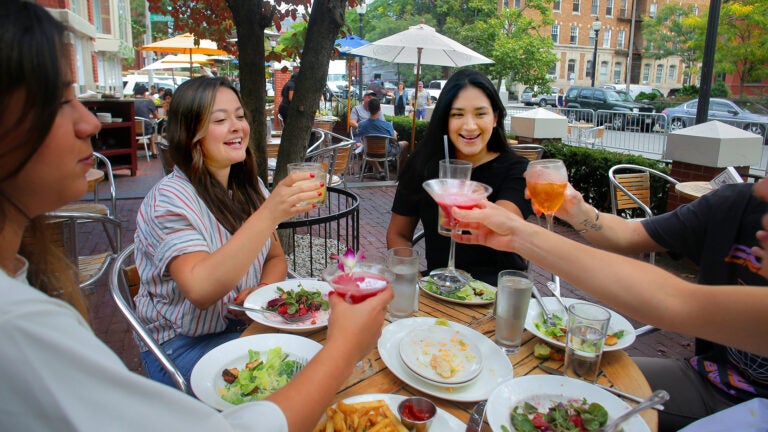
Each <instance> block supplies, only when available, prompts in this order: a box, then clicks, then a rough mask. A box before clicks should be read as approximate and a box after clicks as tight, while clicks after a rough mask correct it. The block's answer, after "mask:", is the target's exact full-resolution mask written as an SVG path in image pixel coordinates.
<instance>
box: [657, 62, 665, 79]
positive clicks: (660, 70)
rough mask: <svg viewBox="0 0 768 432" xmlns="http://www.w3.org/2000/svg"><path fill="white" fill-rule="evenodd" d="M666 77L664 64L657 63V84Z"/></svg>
mask: <svg viewBox="0 0 768 432" xmlns="http://www.w3.org/2000/svg"><path fill="white" fill-rule="evenodd" d="M662 78H664V65H656V84H661V80H662Z"/></svg>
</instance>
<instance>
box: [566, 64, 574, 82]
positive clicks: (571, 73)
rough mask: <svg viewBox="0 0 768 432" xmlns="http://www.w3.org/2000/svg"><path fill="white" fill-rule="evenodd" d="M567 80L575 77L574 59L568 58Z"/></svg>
mask: <svg viewBox="0 0 768 432" xmlns="http://www.w3.org/2000/svg"><path fill="white" fill-rule="evenodd" d="M567 78H568V79H569V80H572V79H576V60H574V59H570V60H568V77H567Z"/></svg>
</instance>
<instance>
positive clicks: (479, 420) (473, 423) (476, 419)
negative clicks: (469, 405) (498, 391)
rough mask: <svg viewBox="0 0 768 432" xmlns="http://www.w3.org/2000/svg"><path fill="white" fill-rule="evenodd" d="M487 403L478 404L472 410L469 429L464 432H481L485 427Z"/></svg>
mask: <svg viewBox="0 0 768 432" xmlns="http://www.w3.org/2000/svg"><path fill="white" fill-rule="evenodd" d="M486 402H487V401H482V402H478V403H477V405H475V408H474V409H472V415H471V416H469V422H467V429H466V430H465V431H464V432H480V429H481V428H482V427H483V418H484V417H485V404H486Z"/></svg>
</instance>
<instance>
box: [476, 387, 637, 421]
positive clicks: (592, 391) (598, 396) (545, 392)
mask: <svg viewBox="0 0 768 432" xmlns="http://www.w3.org/2000/svg"><path fill="white" fill-rule="evenodd" d="M583 398H586V399H587V402H588V403H592V402H597V403H599V404H600V405H602V406H603V407H604V408H605V409H606V411H608V421H611V420H613V419H615V418H616V417H618V416H619V415H621V414H623V413H624V412H625V411H627V410H629V409H630V408H631V407H630V406H629V405H627V404H626V403H624V402H623V401H622V400H621V399H619V398H618V397H616V396H614V395H612V394H610V393H608V392H607V391H605V390H603V389H601V388H599V387H596V386H594V385H592V384H589V383H587V382H584V381H580V380H577V379H573V378H567V377H561V376H554V375H529V376H524V377H520V378H515V379H511V380H509V381H507V382H505V383H504V384H502V385H500V386H499V387H498V388H496V389H495V390H494V391H493V393H492V394H491V396H490V397H489V398H488V405H487V406H486V409H485V413H486V415H487V416H488V424H489V425H491V430H493V431H494V432H502V430H503V429H502V428H501V427H502V425H503V426H506V427H507V428H509V430H513V429H512V426H511V425H510V414H511V413H512V409H513V408H514V407H515V406H517V405H521V404H523V403H524V402H529V403H531V404H532V405H534V406H535V407H536V408H538V409H539V411H540V412H544V411H546V410H547V408H549V407H550V406H552V405H554V404H555V403H557V402H567V401H569V400H573V399H577V400H581V399H583ZM621 427H622V428H623V429H624V432H650V429H649V428H648V425H647V424H646V423H645V421H643V419H642V418H641V417H640V416H638V415H635V416H634V417H632V418H630V419H629V420H627V421H626V422H624V424H622V426H621Z"/></svg>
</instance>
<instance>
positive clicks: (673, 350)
mask: <svg viewBox="0 0 768 432" xmlns="http://www.w3.org/2000/svg"><path fill="white" fill-rule="evenodd" d="M159 165H160V162H159V161H158V160H156V159H153V160H152V161H151V162H146V160H143V163H142V162H140V164H139V174H138V175H137V176H136V177H128V176H122V175H118V176H116V177H117V178H116V183H117V188H118V191H119V192H120V195H121V196H132V197H142V196H143V195H144V194H145V193H146V191H147V190H148V189H149V188H150V187H151V186H152V184H154V182H155V181H157V179H158V178H159V176H160V174H159V173H160V169H159ZM349 190H351V191H352V192H354V193H356V194H357V195H358V196H359V197H360V221H361V223H360V246H361V248H363V249H365V250H367V251H383V250H384V249H385V248H386V230H387V225H388V224H389V218H390V214H391V212H390V207H391V204H392V200H393V198H394V194H395V186H393V185H392V183H386V182H365V183H362V184H360V183H352V184H350V188H349ZM140 204H141V199H140V198H124V199H120V200H118V210H117V211H118V217H119V219H120V221H121V222H122V223H123V246H126V245H129V244H131V243H132V242H133V235H134V232H135V230H136V212H137V211H138V207H139V205H140ZM532 222H533V223H536V222H535V219H534V220H533V221H532ZM556 231H558V232H559V233H561V234H562V235H565V236H567V237H569V238H572V239H574V240H577V241H582V239H581V237H580V236H579V235H578V234H576V233H575V231H574V230H573V229H571V228H569V227H564V226H556ZM83 234H84V235H81V236H80V237H79V238H80V239H83V240H84V242H83V243H84V244H82V245H81V247H82V248H83V249H82V251H83V252H85V251H88V249H92V248H93V247H94V245H96V244H98V242H101V241H104V238H103V236H101V235H98V234H92V235H91V234H90V233H83ZM657 265H659V266H660V267H663V268H666V269H668V270H670V271H672V272H674V273H676V274H678V275H680V276H681V277H686V278H689V279H690V278H693V277H694V275H695V273H696V271H697V269H696V268H695V266H693V265H691V264H685V263H682V264H680V263H675V262H671V261H670V260H669V259H666V257H665V256H664V255H663V254H659V255H657ZM531 271H532V272H533V273H534V275H535V279H536V281H537V286H538V285H541V286H544V284H545V283H546V281H547V280H549V273H548V272H546V271H543V270H542V269H540V268H539V267H537V266H536V265H532V267H531ZM562 282H563V285H562V292H563V296H564V297H574V298H580V299H585V300H589V301H594V299H592V298H591V297H590V296H587V295H585V294H584V293H582V292H580V291H578V290H576V289H575V288H573V287H572V286H571V285H570V284H569V283H568V282H567V281H565V280H563V281H562ZM617 289H621V287H620V286H617ZM542 292H543V293H544V292H546V288H543V289H542ZM544 295H546V294H544ZM90 303H91V311H92V317H93V319H92V325H93V328H94V332H95V333H96V335H97V336H98V337H99V338H101V339H102V340H103V341H104V342H105V343H107V345H109V346H110V347H111V348H112V349H113V350H114V351H115V352H116V353H117V355H118V356H120V358H122V359H123V361H124V362H125V363H126V365H127V366H128V367H129V368H130V369H131V370H133V371H135V372H137V373H141V374H143V370H142V367H141V361H140V356H139V353H138V349H137V347H136V344H135V342H134V340H133V337H132V335H131V333H130V329H129V328H128V324H127V322H126V321H125V319H123V317H122V315H120V313H119V311H118V310H117V308H116V307H115V305H114V302H113V300H112V298H111V297H110V295H109V292H108V290H107V282H106V278H103V279H102V280H101V281H100V282H99V283H98V284H97V289H96V290H95V293H94V294H92V296H91V299H90ZM598 303H599V302H598ZM630 321H631V322H632V323H633V325H635V326H636V327H638V326H640V325H641V324H640V323H638V322H636V321H633V320H630ZM692 347H693V339H692V338H690V337H687V336H682V335H679V334H677V333H672V332H667V331H657V332H654V333H651V334H646V335H644V336H641V337H639V338H638V339H637V341H636V342H635V343H634V344H633V345H632V346H631V347H630V348H628V349H627V352H628V353H629V354H630V355H633V356H645V357H660V358H680V357H684V356H690V355H692V351H693V348H692Z"/></svg>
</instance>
